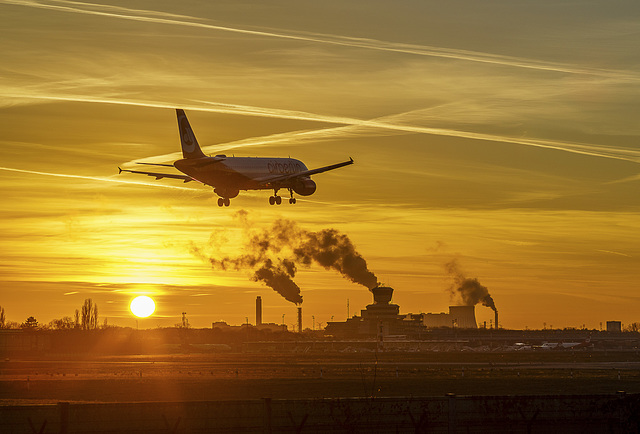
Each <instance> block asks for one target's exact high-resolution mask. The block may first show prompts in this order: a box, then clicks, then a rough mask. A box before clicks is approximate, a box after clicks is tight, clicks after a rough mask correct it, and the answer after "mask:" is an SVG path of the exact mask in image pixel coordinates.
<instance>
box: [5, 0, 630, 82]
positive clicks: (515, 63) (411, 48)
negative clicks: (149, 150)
mask: <svg viewBox="0 0 640 434" xmlns="http://www.w3.org/2000/svg"><path fill="white" fill-rule="evenodd" d="M0 3H5V4H11V5H19V6H26V7H33V8H40V9H49V10H57V11H62V12H69V13H77V14H87V15H99V16H104V17H111V18H118V19H123V20H131V21H142V22H151V23H156V24H168V25H176V26H185V27H195V28H202V29H208V30H217V31H226V32H233V33H241V34H245V35H252V36H260V37H269V38H279V39H289V40H295V41H305V42H314V43H320V44H328V45H338V46H346V47H353V48H363V49H369V50H377V51H387V52H394V53H402V54H410V55H417V56H427V57H440V58H447V59H454V60H464V61H470V62H478V63H489V64H495V65H502V66H510V67H516V68H526V69H535V70H542V71H550V72H561V73H568V74H582V75H594V76H603V77H612V78H618V79H623V80H632V81H637V80H640V77H638V75H637V74H635V73H633V72H627V71H615V70H606V69H597V68H584V67H583V68H580V67H575V66H571V65H566V64H561V63H554V62H542V61H538V60H534V59H526V58H519V57H512V56H503V55H497V54H491V53H483V52H477V51H470V50H459V49H451V48H442V47H433V46H426V45H413V44H403V43H396V42H388V41H380V40H376V39H370V38H354V37H348V36H341V35H329V34H322V33H311V32H306V33H303V32H298V33H295V32H286V31H282V30H273V31H267V30H250V29H243V28H237V27H230V26H220V25H214V24H206V23H203V22H194V21H186V20H182V18H184V19H187V20H200V21H203V20H204V19H201V18H197V17H192V16H185V15H175V14H170V13H165V12H158V11H152V10H144V9H130V8H124V7H118V6H111V5H109V6H105V5H96V4H92V3H83V2H73V1H67V0H50V1H49V2H48V3H47V2H45V1H36V0H0ZM52 3H56V4H52ZM83 7H84V8H83ZM86 7H90V8H93V9H85V8H86ZM95 9H98V10H95ZM175 18H180V19H175Z"/></svg>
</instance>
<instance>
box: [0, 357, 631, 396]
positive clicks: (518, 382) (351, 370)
mask: <svg viewBox="0 0 640 434" xmlns="http://www.w3.org/2000/svg"><path fill="white" fill-rule="evenodd" d="M621 390H623V391H626V392H630V393H631V392H640V356H638V355H637V354H636V353H635V352H582V351H581V352H570V351H563V352H550V351H547V352H528V353H381V354H378V355H376V354H373V353H355V354H340V353H331V354H328V353H322V354H304V355H293V354H198V355H156V356H149V355H145V356H124V357H104V358H90V359H84V360H79V359H77V358H76V357H74V356H71V355H67V356H57V357H56V358H46V359H42V360H26V359H24V360H13V359H12V360H5V361H1V362H0V403H2V404H5V405H7V404H15V403H44V402H57V401H74V402H85V401H99V402H130V401H184V400H207V401H213V400H237V399H257V398H283V399H284V398H286V399H294V398H321V397H327V398H328V397H366V396H378V397H380V396H438V395H444V394H446V393H455V394H459V395H538V394H545V395H555V394H562V395H565V394H599V393H615V392H617V391H621Z"/></svg>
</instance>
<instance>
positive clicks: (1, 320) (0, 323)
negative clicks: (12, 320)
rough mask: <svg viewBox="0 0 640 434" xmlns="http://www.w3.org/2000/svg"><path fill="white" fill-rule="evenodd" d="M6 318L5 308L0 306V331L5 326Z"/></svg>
mask: <svg viewBox="0 0 640 434" xmlns="http://www.w3.org/2000/svg"><path fill="white" fill-rule="evenodd" d="M5 322H6V318H5V316H4V307H2V306H0V329H3V328H4V326H5Z"/></svg>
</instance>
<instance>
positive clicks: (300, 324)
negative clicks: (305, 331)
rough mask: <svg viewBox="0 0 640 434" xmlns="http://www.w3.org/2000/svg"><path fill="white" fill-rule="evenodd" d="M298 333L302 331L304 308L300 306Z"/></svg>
mask: <svg viewBox="0 0 640 434" xmlns="http://www.w3.org/2000/svg"><path fill="white" fill-rule="evenodd" d="M298 333H302V308H301V307H299V308H298Z"/></svg>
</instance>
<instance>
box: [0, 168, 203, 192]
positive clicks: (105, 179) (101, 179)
mask: <svg viewBox="0 0 640 434" xmlns="http://www.w3.org/2000/svg"><path fill="white" fill-rule="evenodd" d="M0 170H4V171H6V172H16V173H27V174H30V175H40V176H54V177H57V178H71V179H82V180H89V181H99V182H113V183H116V184H132V185H144V186H149V187H160V188H170V189H173V190H187V191H193V189H191V188H186V187H177V186H173V185H167V184H160V183H157V184H154V183H148V182H136V181H127V180H124V179H114V178H109V177H100V176H83V175H71V174H67V173H52V172H39V171H36V170H27V169H17V168H14V167H2V166H0Z"/></svg>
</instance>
